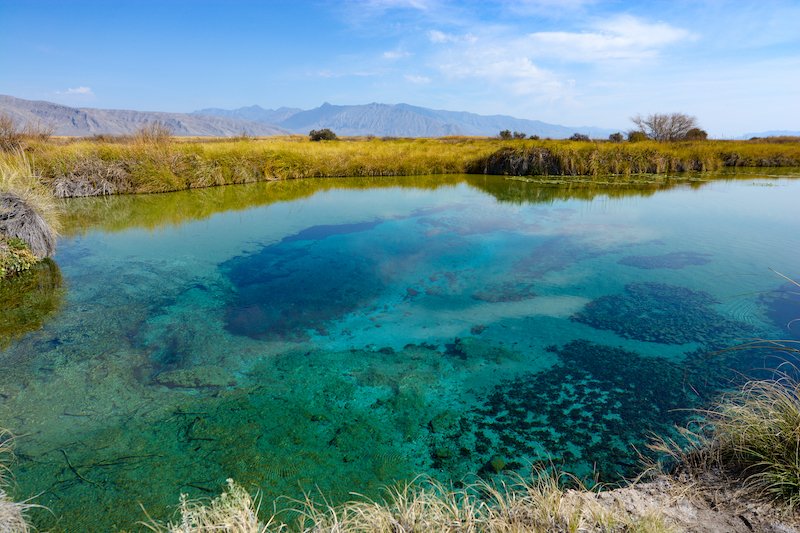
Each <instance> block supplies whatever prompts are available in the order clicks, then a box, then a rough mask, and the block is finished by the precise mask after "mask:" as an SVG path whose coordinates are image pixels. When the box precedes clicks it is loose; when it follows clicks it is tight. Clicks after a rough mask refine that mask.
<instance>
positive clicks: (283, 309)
mask: <svg viewBox="0 0 800 533" xmlns="http://www.w3.org/2000/svg"><path fill="white" fill-rule="evenodd" d="M375 224H376V223H373V222H368V223H363V224H345V225H340V226H324V227H323V226H316V227H313V228H308V229H306V230H304V231H303V232H301V233H298V234H297V235H293V236H290V237H287V238H286V239H284V240H283V241H281V242H280V243H277V244H273V245H270V246H266V247H264V248H263V249H262V250H261V251H259V252H256V253H254V254H250V255H246V256H240V257H235V258H233V259H230V260H228V261H227V262H225V263H224V264H222V265H221V266H220V268H221V269H222V271H223V272H224V273H225V275H226V276H227V277H228V279H229V280H230V281H231V283H232V284H233V286H234V288H235V291H234V293H233V297H232V299H231V301H230V302H229V303H228V305H227V308H226V311H225V320H226V328H227V330H228V331H230V332H231V333H234V334H236V335H246V336H248V337H252V338H254V339H267V340H290V341H291V340H302V339H305V338H307V337H308V332H309V331H310V330H314V331H316V332H317V333H324V331H325V325H326V323H327V322H328V321H330V320H332V319H334V318H338V317H341V316H343V315H345V314H347V313H350V312H353V311H356V310H358V309H359V308H360V307H362V306H363V305H365V304H367V303H368V302H369V301H370V300H371V299H373V298H374V297H375V296H376V295H377V294H378V293H379V291H380V290H381V288H382V287H383V284H382V282H381V280H380V279H379V278H378V277H377V275H376V273H375V270H376V267H375V265H374V263H373V262H372V261H370V260H369V259H367V258H364V257H359V256H358V255H355V254H353V253H350V252H348V251H342V250H339V249H338V248H337V247H336V244H335V243H333V244H323V243H322V240H323V239H326V238H330V237H335V236H336V235H342V234H347V233H352V232H355V231H365V230H366V229H369V228H371V227H373V226H374V225H375ZM331 240H335V239H331Z"/></svg>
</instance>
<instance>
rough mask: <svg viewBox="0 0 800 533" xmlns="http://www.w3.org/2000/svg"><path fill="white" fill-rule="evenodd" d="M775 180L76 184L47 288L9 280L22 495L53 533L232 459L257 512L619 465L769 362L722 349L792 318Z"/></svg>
mask: <svg viewBox="0 0 800 533" xmlns="http://www.w3.org/2000/svg"><path fill="white" fill-rule="evenodd" d="M772 173H773V175H772V176H766V175H764V174H753V175H750V174H749V173H748V172H744V173H742V172H740V173H738V174H737V175H736V176H735V179H727V180H722V181H712V182H709V183H703V184H694V185H693V186H691V187H690V186H688V185H677V186H674V187H655V188H649V189H644V190H635V189H628V190H619V189H617V190H603V189H592V190H589V189H574V190H570V189H566V188H561V189H555V188H543V187H540V186H536V185H533V184H528V183H524V182H519V181H513V180H507V179H503V178H502V177H483V176H446V177H441V176H440V177H431V178H407V179H391V180H388V179H387V180H374V181H365V180H348V179H344V180H335V179H328V180H305V181H303V182H293V183H267V184H254V185H247V186H230V187H225V188H220V189H209V190H203V191H190V192H181V193H174V194H167V195H157V196H139V197H120V198H106V199H88V200H74V201H70V202H68V203H66V204H65V209H66V221H67V224H66V228H65V235H64V236H63V237H62V239H61V241H60V242H59V249H58V253H57V255H56V257H55V261H56V264H57V267H55V265H49V266H48V268H47V269H46V270H42V271H41V272H39V273H37V276H39V277H37V278H36V281H29V282H28V285H31V284H33V285H35V286H36V288H37V291H38V292H37V294H38V296H37V298H36V302H38V303H39V304H38V305H33V304H32V303H31V302H30V301H27V300H26V301H20V300H19V298H16V299H14V300H13V305H12V304H9V305H6V306H5V307H6V310H5V311H4V313H5V315H4V320H3V329H2V330H0V332H2V336H3V337H2V341H3V342H2V344H0V350H2V351H0V369H1V370H2V371H0V427H7V428H9V429H10V430H12V431H13V432H14V433H15V434H17V435H19V436H20V437H19V439H18V441H17V452H18V462H17V464H16V465H15V467H14V470H15V476H16V486H15V488H14V490H13V493H14V495H15V496H16V497H21V498H27V497H32V496H35V500H34V501H35V502H36V503H39V504H42V505H45V506H47V507H48V508H49V509H50V510H51V512H47V511H42V510H39V511H34V513H33V514H34V519H35V521H36V524H37V525H38V526H39V527H41V528H46V529H52V530H55V531H61V530H69V531H76V530H85V531H91V530H97V531H103V530H114V529H119V528H127V529H129V530H130V529H133V530H135V529H136V528H137V527H139V526H137V525H136V522H137V521H138V520H143V519H144V518H145V515H144V513H143V512H142V510H141V507H140V505H141V506H144V508H145V509H147V511H148V513H149V514H150V515H152V516H157V517H163V518H168V517H170V516H171V513H172V512H173V510H174V506H175V505H176V504H177V501H178V497H179V495H180V494H181V493H187V494H189V495H190V496H191V497H207V496H210V495H214V494H217V493H219V492H220V491H221V489H222V488H223V486H224V483H225V479H226V478H233V479H235V480H236V481H237V482H239V483H241V484H242V485H244V486H245V487H247V488H248V489H250V490H253V491H255V490H260V491H261V492H262V494H263V495H264V498H265V500H264V505H263V506H262V507H263V508H264V509H266V510H271V509H272V504H273V502H274V501H275V500H276V498H278V496H280V495H286V496H289V497H301V496H302V494H303V491H304V490H305V491H312V492H315V493H317V494H318V493H319V492H321V493H322V494H324V495H325V496H326V497H328V499H329V500H330V501H332V502H336V501H341V500H343V499H346V498H349V497H350V496H349V494H350V492H358V493H362V494H367V495H370V496H377V495H378V494H379V490H380V487H382V486H384V485H386V484H389V483H391V482H393V481H395V480H408V479H412V478H413V477H414V476H416V475H417V474H421V473H423V474H429V475H433V476H435V477H437V478H440V479H443V480H452V481H455V482H458V481H459V480H463V479H470V477H469V476H474V475H480V476H483V477H486V478H495V477H497V476H504V475H508V474H510V473H512V472H517V473H519V474H522V475H525V474H526V472H529V471H530V467H531V464H534V463H536V462H540V461H545V462H552V463H554V464H556V465H559V466H563V467H564V468H565V469H567V470H570V471H572V472H575V473H577V474H578V475H581V476H585V477H589V478H593V477H596V478H599V479H600V480H603V481H612V482H613V481H619V480H620V479H621V478H622V476H625V475H630V474H632V473H635V472H636V470H637V468H638V466H637V452H636V450H635V449H634V446H636V447H637V448H639V449H642V448H643V445H644V443H646V442H647V438H648V435H649V434H650V433H652V432H655V433H659V434H668V433H669V432H670V431H671V428H672V426H673V425H674V424H683V423H685V422H686V420H687V418H688V417H689V416H690V414H691V413H689V412H687V411H686V410H685V409H686V408H692V407H699V406H702V405H703V404H704V403H705V402H708V401H709V400H710V399H712V398H714V396H715V395H716V394H718V393H719V392H720V391H721V390H724V389H725V388H726V387H730V386H731V385H732V383H734V382H736V380H738V379H741V375H742V374H745V375H755V374H756V373H758V372H759V371H762V370H763V369H768V368H771V367H774V366H775V365H776V364H778V362H779V361H778V360H777V359H776V358H774V357H772V355H771V354H768V353H767V352H764V351H730V352H719V350H720V349H721V348H725V347H729V346H733V345H736V344H738V343H740V342H742V341H743V340H747V339H752V338H767V339H778V338H788V337H790V336H792V335H794V336H795V338H798V332H797V331H790V330H788V329H787V323H788V322H789V320H791V318H793V317H794V316H796V315H793V314H792V313H793V309H794V308H795V307H797V308H798V309H800V306H798V305H797V301H796V299H795V296H794V295H793V294H792V292H791V291H790V290H788V289H787V288H786V285H785V280H783V279H782V278H780V277H779V276H777V275H776V274H774V273H773V272H772V271H771V270H770V269H774V270H775V271H778V272H782V273H785V274H787V275H789V276H794V277H795V278H797V277H799V276H798V275H800V270H799V269H800V266H799V265H798V255H797V250H798V244H800V242H799V241H800V217H798V216H797V199H798V198H800V180H797V179H792V178H796V177H799V176H800V174H798V173H796V172H794V173H792V172H790V171H784V172H782V173H780V172H779V173H777V174H776V171H775V170H773V171H772ZM12 292H13V291H12ZM11 294H12V293H11V292H8V293H6V294H4V295H3V296H2V297H3V298H5V300H4V302H12V298H11V296H10V295H11ZM41 302H45V304H46V305H44V304H41ZM20 317H21V318H20ZM499 465H504V466H503V467H502V468H498V466H499ZM498 470H501V471H500V472H498ZM317 489H319V492H317ZM278 505H280V500H279V502H278Z"/></svg>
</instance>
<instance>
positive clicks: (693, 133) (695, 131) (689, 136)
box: [683, 128, 708, 141]
mask: <svg viewBox="0 0 800 533" xmlns="http://www.w3.org/2000/svg"><path fill="white" fill-rule="evenodd" d="M683 138H684V139H686V140H687V141H705V140H706V139H708V133H707V132H706V131H705V130H701V129H700V128H692V129H690V130H689V131H687V132H686V135H684V137H683Z"/></svg>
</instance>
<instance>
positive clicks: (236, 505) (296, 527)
mask: <svg viewBox="0 0 800 533" xmlns="http://www.w3.org/2000/svg"><path fill="white" fill-rule="evenodd" d="M562 481H563V476H559V475H557V474H554V473H551V472H545V471H539V472H538V473H537V475H536V476H535V477H534V478H533V480H531V481H527V482H523V481H522V480H520V481H519V482H518V483H514V484H508V485H507V484H503V483H501V484H499V485H493V484H490V483H488V482H485V481H481V482H478V483H475V484H472V485H468V486H466V487H464V488H459V489H455V488H452V487H449V486H447V485H444V484H442V483H440V482H438V481H435V480H432V479H429V478H420V479H417V480H415V481H412V482H406V483H400V484H398V485H396V486H394V487H387V488H386V490H385V495H384V497H383V498H381V499H380V500H373V499H369V498H366V497H363V496H360V495H356V494H354V496H356V498H355V499H353V500H351V501H349V502H346V503H343V504H341V505H332V504H330V503H329V502H327V501H326V500H325V499H324V498H323V499H322V502H321V503H320V502H318V501H316V500H315V499H313V498H312V497H310V496H307V497H306V499H305V500H303V501H294V502H291V503H290V507H289V508H288V509H285V510H283V511H280V512H278V513H276V514H273V515H272V517H271V518H270V519H269V520H268V521H266V522H259V521H258V520H257V519H256V518H255V517H256V515H257V507H258V500H257V499H253V498H251V497H250V496H249V495H247V493H246V492H245V491H244V489H242V488H241V487H239V486H238V485H236V484H234V483H233V482H232V481H230V480H229V481H228V490H227V491H226V492H225V493H224V494H223V495H222V496H220V497H219V498H217V499H214V500H212V501H211V502H210V503H208V504H206V505H205V506H203V505H201V504H198V503H190V502H188V501H187V500H186V499H185V498H182V499H181V504H180V520H179V521H177V522H174V523H170V524H168V525H159V524H158V523H157V522H155V521H153V520H150V521H149V522H148V523H146V524H145V525H146V526H147V527H149V528H150V529H151V530H153V531H157V532H168V533H194V532H197V533H200V532H210V531H231V532H241V533H266V532H279V531H297V532H302V533H323V532H336V533H417V532H419V533H426V532H437V533H438V532H452V533H456V532H459V533H462V532H463V533H471V532H475V533H477V532H485V533H517V532H529V533H573V532H575V533H577V532H589V531H598V532H601V531H602V532H612V531H619V532H629V533H637V532H638V533H665V532H668V531H671V529H670V527H669V526H668V525H667V524H666V522H665V519H664V518H663V517H661V516H659V515H654V514H644V515H642V516H632V515H630V514H629V513H627V512H626V511H625V510H624V509H622V508H621V507H619V506H617V507H615V506H608V505H602V504H600V503H599V502H598V501H597V500H596V499H595V498H593V497H592V496H593V495H594V493H592V492H588V491H586V489H583V488H581V487H577V490H567V489H565V488H564V486H563V484H562ZM281 516H293V517H294V518H292V519H291V520H287V521H284V520H282V519H280V518H279V517H281Z"/></svg>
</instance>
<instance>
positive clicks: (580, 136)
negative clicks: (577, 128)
mask: <svg viewBox="0 0 800 533" xmlns="http://www.w3.org/2000/svg"><path fill="white" fill-rule="evenodd" d="M569 140H570V141H581V142H586V141H591V139H590V138H589V136H588V135H586V134H583V133H573V134H572V137H570V138H569Z"/></svg>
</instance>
